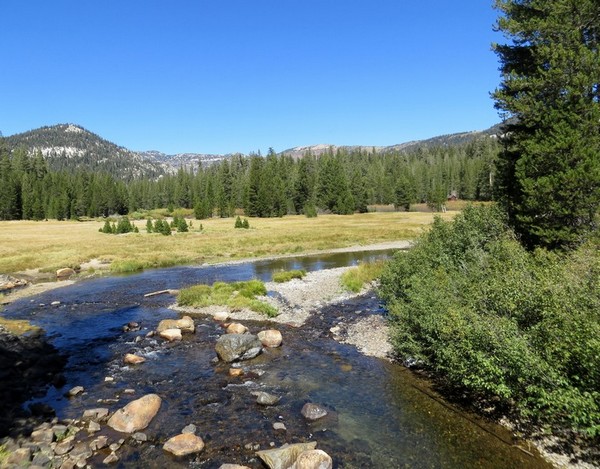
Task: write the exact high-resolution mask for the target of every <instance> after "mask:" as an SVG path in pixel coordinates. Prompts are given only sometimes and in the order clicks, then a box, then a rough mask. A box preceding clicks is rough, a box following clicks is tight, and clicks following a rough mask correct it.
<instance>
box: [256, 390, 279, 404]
mask: <svg viewBox="0 0 600 469" xmlns="http://www.w3.org/2000/svg"><path fill="white" fill-rule="evenodd" d="M252 395H254V396H256V403H257V404H260V405H265V406H267V405H275V404H277V403H278V402H279V400H280V399H281V398H280V397H279V396H274V395H273V394H269V393H268V392H262V391H259V392H253V393H252Z"/></svg>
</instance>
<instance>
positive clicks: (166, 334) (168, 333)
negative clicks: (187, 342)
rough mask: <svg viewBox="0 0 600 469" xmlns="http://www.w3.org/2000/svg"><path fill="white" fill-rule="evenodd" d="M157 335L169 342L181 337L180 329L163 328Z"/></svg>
mask: <svg viewBox="0 0 600 469" xmlns="http://www.w3.org/2000/svg"><path fill="white" fill-rule="evenodd" d="M159 335H160V336H161V337H162V338H163V339H166V340H168V341H169V342H175V341H179V340H182V338H183V337H182V336H181V329H165V330H164V331H162V332H160V333H159Z"/></svg>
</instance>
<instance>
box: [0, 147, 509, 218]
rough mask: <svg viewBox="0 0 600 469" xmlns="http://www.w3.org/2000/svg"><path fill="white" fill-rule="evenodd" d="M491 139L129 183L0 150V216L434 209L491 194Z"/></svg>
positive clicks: (247, 164) (264, 162)
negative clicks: (450, 198)
mask: <svg viewBox="0 0 600 469" xmlns="http://www.w3.org/2000/svg"><path fill="white" fill-rule="evenodd" d="M498 150H499V148H498V144H497V142H496V141H495V139H492V138H485V139H481V140H476V141H472V142H469V143H466V144H461V145H459V146H455V147H434V148H417V149H414V150H411V151H410V152H394V153H387V154H377V153H374V152H370V151H365V150H356V151H351V152H349V151H346V150H342V149H339V150H337V151H336V152H333V151H329V152H327V153H325V154H323V155H320V156H318V157H316V156H313V155H310V154H307V155H306V156H305V157H303V158H300V159H293V158H292V157H290V156H284V155H277V154H276V153H275V152H274V151H272V150H270V151H269V153H268V154H267V155H266V156H264V157H263V156H260V155H251V156H248V157H245V156H241V155H238V156H234V157H231V158H228V159H226V160H223V161H222V162H221V163H219V164H216V165H211V166H207V167H200V168H196V169H194V170H193V171H192V170H183V169H182V170H179V172H178V173H177V174H175V175H169V176H164V177H161V178H158V179H149V178H139V179H135V180H133V181H130V182H128V183H126V182H124V181H122V180H120V179H117V178H116V177H114V176H111V175H109V174H107V173H95V172H86V171H76V172H72V171H66V170H62V171H52V170H50V169H49V166H48V163H47V161H46V160H45V159H44V158H43V157H42V155H41V154H39V153H37V154H34V155H28V154H27V152H26V151H25V150H15V151H13V152H12V153H10V152H8V150H6V149H0V219H3V220H11V219H45V218H56V219H59V220H61V219H69V218H77V217H81V216H89V217H97V216H108V215H111V214H126V213H128V212H134V211H137V210H143V209H148V210H149V209H154V208H164V207H171V208H178V207H182V208H190V209H191V208H193V209H194V211H195V214H196V216H197V218H208V217H211V216H214V215H216V216H221V217H227V216H231V215H232V214H233V213H234V212H235V210H236V209H243V210H244V212H245V214H246V215H248V216H257V217H274V216H283V215H286V214H307V215H311V214H316V213H317V212H318V211H324V212H330V213H336V214H349V213H354V212H364V211H366V210H367V205H373V204H395V205H396V206H397V207H398V208H401V209H405V210H406V209H409V208H410V205H411V204H413V203H423V202H427V203H428V204H429V205H430V206H431V207H433V208H435V209H440V208H441V206H442V205H443V203H444V202H445V201H446V200H447V198H448V196H450V195H455V196H457V197H459V198H461V199H465V200H489V199H491V197H492V184H493V166H494V159H495V155H496V154H497V153H498Z"/></svg>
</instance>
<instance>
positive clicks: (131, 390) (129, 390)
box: [123, 389, 135, 394]
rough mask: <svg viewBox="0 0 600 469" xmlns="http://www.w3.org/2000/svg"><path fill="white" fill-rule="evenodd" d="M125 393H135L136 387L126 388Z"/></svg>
mask: <svg viewBox="0 0 600 469" xmlns="http://www.w3.org/2000/svg"><path fill="white" fill-rule="evenodd" d="M123 394H135V389H125V390H124V391H123Z"/></svg>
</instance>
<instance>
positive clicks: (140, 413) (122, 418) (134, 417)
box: [108, 394, 162, 433]
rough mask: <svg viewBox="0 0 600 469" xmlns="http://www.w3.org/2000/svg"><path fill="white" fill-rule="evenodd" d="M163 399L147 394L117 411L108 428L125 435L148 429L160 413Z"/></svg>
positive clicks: (109, 421)
mask: <svg viewBox="0 0 600 469" xmlns="http://www.w3.org/2000/svg"><path fill="white" fill-rule="evenodd" d="M161 402H162V400H161V398H160V397H159V396H157V395H156V394H147V395H145V396H143V397H140V398H139V399H136V400H135V401H131V402H130V403H129V404H127V405H126V406H125V407H123V408H122V409H119V410H117V411H116V412H115V413H114V414H113V416H112V417H111V418H110V419H109V420H108V426H109V427H111V428H113V429H115V430H117V431H118V432H123V433H134V432H136V431H138V430H142V429H144V428H146V427H147V426H148V425H149V424H150V422H151V420H152V419H153V418H154V416H155V415H156V414H157V413H158V410H159V409H160V405H161Z"/></svg>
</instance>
